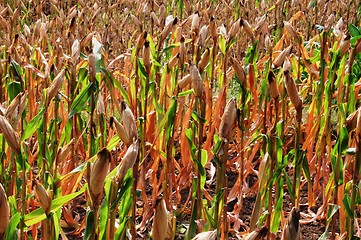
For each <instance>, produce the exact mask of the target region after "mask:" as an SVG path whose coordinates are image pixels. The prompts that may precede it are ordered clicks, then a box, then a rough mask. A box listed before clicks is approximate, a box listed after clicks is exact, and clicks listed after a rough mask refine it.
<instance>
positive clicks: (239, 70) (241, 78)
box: [230, 57, 247, 87]
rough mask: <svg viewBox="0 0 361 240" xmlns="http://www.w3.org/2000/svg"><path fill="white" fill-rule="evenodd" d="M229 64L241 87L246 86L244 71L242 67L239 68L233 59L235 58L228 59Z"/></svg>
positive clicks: (238, 64) (239, 65)
mask: <svg viewBox="0 0 361 240" xmlns="http://www.w3.org/2000/svg"><path fill="white" fill-rule="evenodd" d="M230 63H231V65H232V67H233V69H234V71H235V73H236V76H237V78H238V79H239V81H241V83H242V86H243V87H245V84H246V79H247V78H246V72H245V71H244V69H243V67H241V64H240V63H239V62H238V61H237V60H236V59H235V58H233V57H232V58H230Z"/></svg>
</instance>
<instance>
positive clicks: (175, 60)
mask: <svg viewBox="0 0 361 240" xmlns="http://www.w3.org/2000/svg"><path fill="white" fill-rule="evenodd" d="M179 55H180V54H179V53H177V54H176V55H174V56H173V57H172V58H171V59H170V60H169V62H168V64H167V67H168V69H172V68H173V67H174V66H175V65H176V64H177V63H178V59H179Z"/></svg>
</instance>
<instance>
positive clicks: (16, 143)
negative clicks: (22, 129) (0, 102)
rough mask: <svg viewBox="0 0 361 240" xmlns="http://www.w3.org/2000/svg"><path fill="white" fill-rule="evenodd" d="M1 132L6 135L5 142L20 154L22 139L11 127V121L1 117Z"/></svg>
mask: <svg viewBox="0 0 361 240" xmlns="http://www.w3.org/2000/svg"><path fill="white" fill-rule="evenodd" d="M0 130H1V132H2V134H3V135H4V138H5V140H6V141H7V143H8V144H9V146H10V148H11V149H12V150H13V151H14V152H16V153H20V138H19V135H18V134H17V133H16V132H15V130H14V129H13V128H12V126H11V125H10V123H9V121H8V120H7V119H6V118H5V117H3V116H1V115H0Z"/></svg>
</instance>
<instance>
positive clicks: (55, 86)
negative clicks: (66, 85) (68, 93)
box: [46, 70, 65, 105]
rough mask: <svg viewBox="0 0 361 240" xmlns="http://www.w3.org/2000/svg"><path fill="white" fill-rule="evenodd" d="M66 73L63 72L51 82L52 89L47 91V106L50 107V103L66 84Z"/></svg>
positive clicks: (49, 88)
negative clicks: (64, 83)
mask: <svg viewBox="0 0 361 240" xmlns="http://www.w3.org/2000/svg"><path fill="white" fill-rule="evenodd" d="M64 75H65V71H64V70H61V71H60V73H59V74H58V75H56V77H55V78H54V80H53V81H52V82H51V84H50V87H48V88H47V89H46V104H47V105H49V103H50V101H51V100H52V99H53V98H54V97H55V96H56V95H57V94H58V92H59V91H60V89H61V87H62V86H63V82H64Z"/></svg>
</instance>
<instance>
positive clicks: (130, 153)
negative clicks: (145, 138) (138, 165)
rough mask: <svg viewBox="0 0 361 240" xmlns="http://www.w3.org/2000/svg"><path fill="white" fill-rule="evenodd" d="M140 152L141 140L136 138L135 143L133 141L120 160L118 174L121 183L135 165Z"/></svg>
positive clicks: (118, 180)
mask: <svg viewBox="0 0 361 240" xmlns="http://www.w3.org/2000/svg"><path fill="white" fill-rule="evenodd" d="M138 152H139V140H136V141H135V142H134V143H132V144H131V145H130V146H129V148H128V150H127V152H126V153H125V155H124V157H123V159H122V161H121V162H120V166H119V169H118V171H117V175H116V176H117V177H116V178H117V182H118V183H119V184H122V183H123V180H124V177H125V175H126V174H127V172H128V170H129V169H130V168H132V167H133V166H134V163H135V161H136V159H137V156H138Z"/></svg>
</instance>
